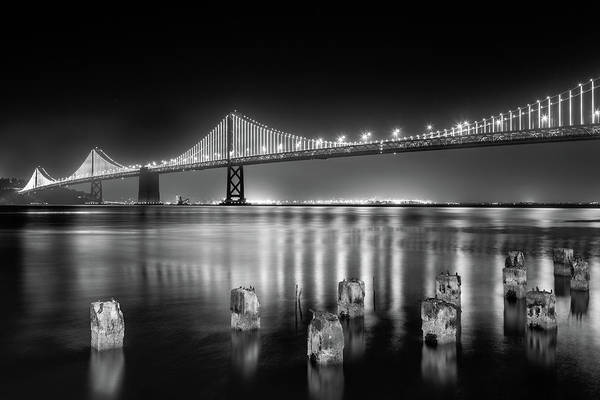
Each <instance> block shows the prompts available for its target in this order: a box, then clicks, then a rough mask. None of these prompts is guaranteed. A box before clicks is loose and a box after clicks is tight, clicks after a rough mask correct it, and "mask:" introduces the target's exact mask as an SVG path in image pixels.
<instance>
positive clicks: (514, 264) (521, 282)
mask: <svg viewBox="0 0 600 400" xmlns="http://www.w3.org/2000/svg"><path fill="white" fill-rule="evenodd" d="M502 282H503V283H504V297H506V298H507V299H509V300H515V299H523V298H525V295H526V294H527V268H526V267H525V256H524V255H523V252H522V251H509V252H508V256H507V257H506V260H505V262H504V268H503V269H502Z"/></svg>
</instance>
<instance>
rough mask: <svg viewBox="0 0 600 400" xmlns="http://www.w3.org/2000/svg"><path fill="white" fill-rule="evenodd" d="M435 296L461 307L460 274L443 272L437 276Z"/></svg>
mask: <svg viewBox="0 0 600 400" xmlns="http://www.w3.org/2000/svg"><path fill="white" fill-rule="evenodd" d="M435 284H436V285H435V298H436V299H440V300H444V301H445V302H448V303H452V304H454V305H455V306H456V307H458V308H460V285H461V283H460V276H459V275H458V273H456V274H454V275H452V274H450V272H442V273H441V274H439V275H438V276H437V277H436V278H435Z"/></svg>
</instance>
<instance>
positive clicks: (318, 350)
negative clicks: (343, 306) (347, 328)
mask: <svg viewBox="0 0 600 400" xmlns="http://www.w3.org/2000/svg"><path fill="white" fill-rule="evenodd" d="M312 313H313V318H312V320H311V321H310V324H309V325H308V343H307V347H308V348H307V353H306V354H307V355H308V358H309V359H310V360H311V361H312V362H314V363H316V364H341V363H342V362H343V361H344V332H343V330H342V324H341V323H340V320H339V318H338V317H337V315H335V314H332V313H329V312H326V311H313V312H312Z"/></svg>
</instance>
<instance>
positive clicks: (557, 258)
mask: <svg viewBox="0 0 600 400" xmlns="http://www.w3.org/2000/svg"><path fill="white" fill-rule="evenodd" d="M552 259H553V261H554V275H558V276H571V264H572V263H573V249H567V248H562V247H560V248H555V249H553V250H552Z"/></svg>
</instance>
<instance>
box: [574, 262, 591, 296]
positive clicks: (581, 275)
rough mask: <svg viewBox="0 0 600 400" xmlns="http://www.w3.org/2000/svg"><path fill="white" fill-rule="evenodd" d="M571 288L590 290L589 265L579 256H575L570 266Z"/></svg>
mask: <svg viewBox="0 0 600 400" xmlns="http://www.w3.org/2000/svg"><path fill="white" fill-rule="evenodd" d="M571 290H581V291H588V290H590V266H589V264H588V263H587V261H584V260H583V259H582V258H581V257H575V260H573V264H572V266H571Z"/></svg>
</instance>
